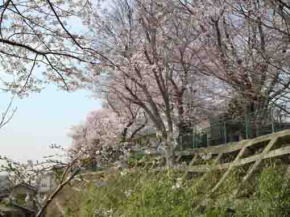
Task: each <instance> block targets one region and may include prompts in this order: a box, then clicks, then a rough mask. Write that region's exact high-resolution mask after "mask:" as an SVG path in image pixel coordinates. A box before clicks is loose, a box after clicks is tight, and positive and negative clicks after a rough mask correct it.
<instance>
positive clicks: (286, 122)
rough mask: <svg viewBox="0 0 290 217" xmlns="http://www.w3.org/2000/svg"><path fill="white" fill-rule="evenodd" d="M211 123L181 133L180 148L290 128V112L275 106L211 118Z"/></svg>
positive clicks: (246, 137) (238, 139)
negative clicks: (235, 116) (231, 115)
mask: <svg viewBox="0 0 290 217" xmlns="http://www.w3.org/2000/svg"><path fill="white" fill-rule="evenodd" d="M209 125H210V126H209V127H208V128H199V127H194V128H192V129H191V130H190V131H189V132H186V133H183V134H182V135H180V136H179V138H178V143H179V144H180V145H179V149H181V150H183V149H188V148H199V147H207V146H214V145H220V144H226V143H229V142H236V141H240V140H243V139H251V138H255V137H258V136H262V135H266V134H271V133H274V132H278V131H281V130H284V129H290V114H289V113H288V112H287V110H281V109H277V108H274V109H268V110H262V111H256V112H253V113H249V114H246V115H244V116H243V117H240V118H234V119H228V118H220V119H218V120H211V121H209Z"/></svg>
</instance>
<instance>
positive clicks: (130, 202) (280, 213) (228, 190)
mask: <svg viewBox="0 0 290 217" xmlns="http://www.w3.org/2000/svg"><path fill="white" fill-rule="evenodd" d="M221 175H222V174H221V173H219V172H211V173H208V174H206V176H205V177H203V178H202V179H201V177H200V176H196V177H195V178H191V179H181V178H180V177H182V174H180V173H178V172H174V171H168V172H161V173H160V172H159V173H154V172H147V171H139V172H127V173H126V174H124V172H111V173H109V174H107V175H106V178H105V183H106V184H105V185H102V186H99V185H98V183H92V184H91V185H90V187H89V188H88V189H87V190H86V191H85V192H83V196H82V197H81V198H79V200H80V202H79V204H80V211H79V212H78V213H68V215H67V217H191V216H192V217H199V216H200V217H287V216H290V183H288V181H289V180H286V179H285V177H284V171H283V170H280V169H279V168H277V167H276V166H270V167H267V168H265V169H263V170H262V171H261V172H260V173H259V174H256V178H255V182H250V183H249V184H250V185H255V186H247V185H245V186H243V188H245V189H242V190H246V188H249V189H254V190H253V192H251V194H247V196H246V197H243V198H237V199H235V200H232V199H231V196H232V192H233V191H234V190H235V189H236V188H237V187H238V186H239V184H240V179H241V171H239V170H236V171H233V172H232V173H231V174H230V175H229V177H228V178H227V179H226V180H225V182H224V183H223V185H221V186H220V188H219V189H218V191H216V192H215V193H214V194H211V195H210V196H209V197H206V195H207V193H208V191H209V189H211V188H212V187H213V186H214V185H215V184H216V183H217V181H218V180H219V178H220V177H221ZM200 180H201V181H200ZM197 205H199V206H197ZM196 207H198V209H197V208H196Z"/></svg>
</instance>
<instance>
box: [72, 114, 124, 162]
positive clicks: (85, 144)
mask: <svg viewBox="0 0 290 217" xmlns="http://www.w3.org/2000/svg"><path fill="white" fill-rule="evenodd" d="M123 128H124V122H123V121H122V119H121V118H119V117H118V116H117V114H116V113H114V112H113V111H111V110H109V109H100V110H96V111H92V112H90V113H89V114H88V116H87V120H86V122H85V123H84V124H81V125H77V126H75V127H73V128H72V129H71V133H70V136H71V138H72V147H71V150H70V153H71V154H70V155H71V156H73V157H74V156H76V155H79V154H80V153H81V156H82V157H81V159H82V160H83V163H85V161H89V162H88V163H89V164H90V165H91V166H93V167H95V166H97V165H98V166H103V165H106V164H110V163H113V162H114V161H116V160H118V157H119V156H120V155H121V153H120V151H119V148H120V141H121V133H122V130H123Z"/></svg>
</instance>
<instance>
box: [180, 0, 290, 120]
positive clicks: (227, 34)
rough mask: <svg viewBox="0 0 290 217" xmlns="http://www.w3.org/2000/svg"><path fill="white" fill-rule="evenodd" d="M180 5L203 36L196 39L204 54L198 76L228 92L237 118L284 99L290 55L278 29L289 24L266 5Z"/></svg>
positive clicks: (236, 3)
mask: <svg viewBox="0 0 290 217" xmlns="http://www.w3.org/2000/svg"><path fill="white" fill-rule="evenodd" d="M179 2H180V5H181V6H182V7H183V9H184V12H185V13H189V14H191V15H192V19H193V20H194V21H196V22H197V23H198V25H199V26H201V27H202V29H203V31H204V32H205V35H206V38H207V39H206V40H203V39H201V41H202V42H203V44H204V46H203V51H202V52H199V53H197V56H199V64H198V68H199V70H200V72H203V73H205V74H207V75H212V76H214V77H216V78H218V79H220V80H221V81H223V82H225V83H226V84H227V85H229V86H230V87H231V88H232V90H233V98H234V100H232V101H231V102H232V107H233V111H235V113H239V111H240V113H239V114H237V115H240V114H244V113H245V112H253V111H257V110H262V109H265V108H268V107H269V105H271V104H277V102H281V101H285V100H287V94H288V92H289V84H290V83H289V81H290V80H289V65H288V63H287V62H288V59H289V54H287V52H286V51H287V49H286V47H287V43H286V42H285V34H284V35H283V34H281V31H285V29H287V25H288V24H287V23H285V22H283V19H282V17H281V13H280V14H278V15H277V14H276V13H275V10H276V9H274V10H273V8H272V7H269V6H268V4H267V1H219V2H218V3H216V2H215V1H203V2H199V3H198V4H193V3H190V2H188V1H186V2H184V1H179ZM271 2H274V1H271ZM275 2H276V3H277V2H278V1H275ZM281 2H282V1H280V3H279V4H282V3H281ZM206 8H207V11H208V12H209V13H205V9H206ZM283 29H284V30H283Z"/></svg>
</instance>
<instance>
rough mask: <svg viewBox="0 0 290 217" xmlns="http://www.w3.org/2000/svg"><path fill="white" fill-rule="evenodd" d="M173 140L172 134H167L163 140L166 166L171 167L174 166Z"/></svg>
mask: <svg viewBox="0 0 290 217" xmlns="http://www.w3.org/2000/svg"><path fill="white" fill-rule="evenodd" d="M174 144H175V142H174V138H173V136H172V135H168V136H167V138H166V141H165V145H164V146H165V159H166V167H167V168H172V167H173V166H174V149H175V145H174Z"/></svg>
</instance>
